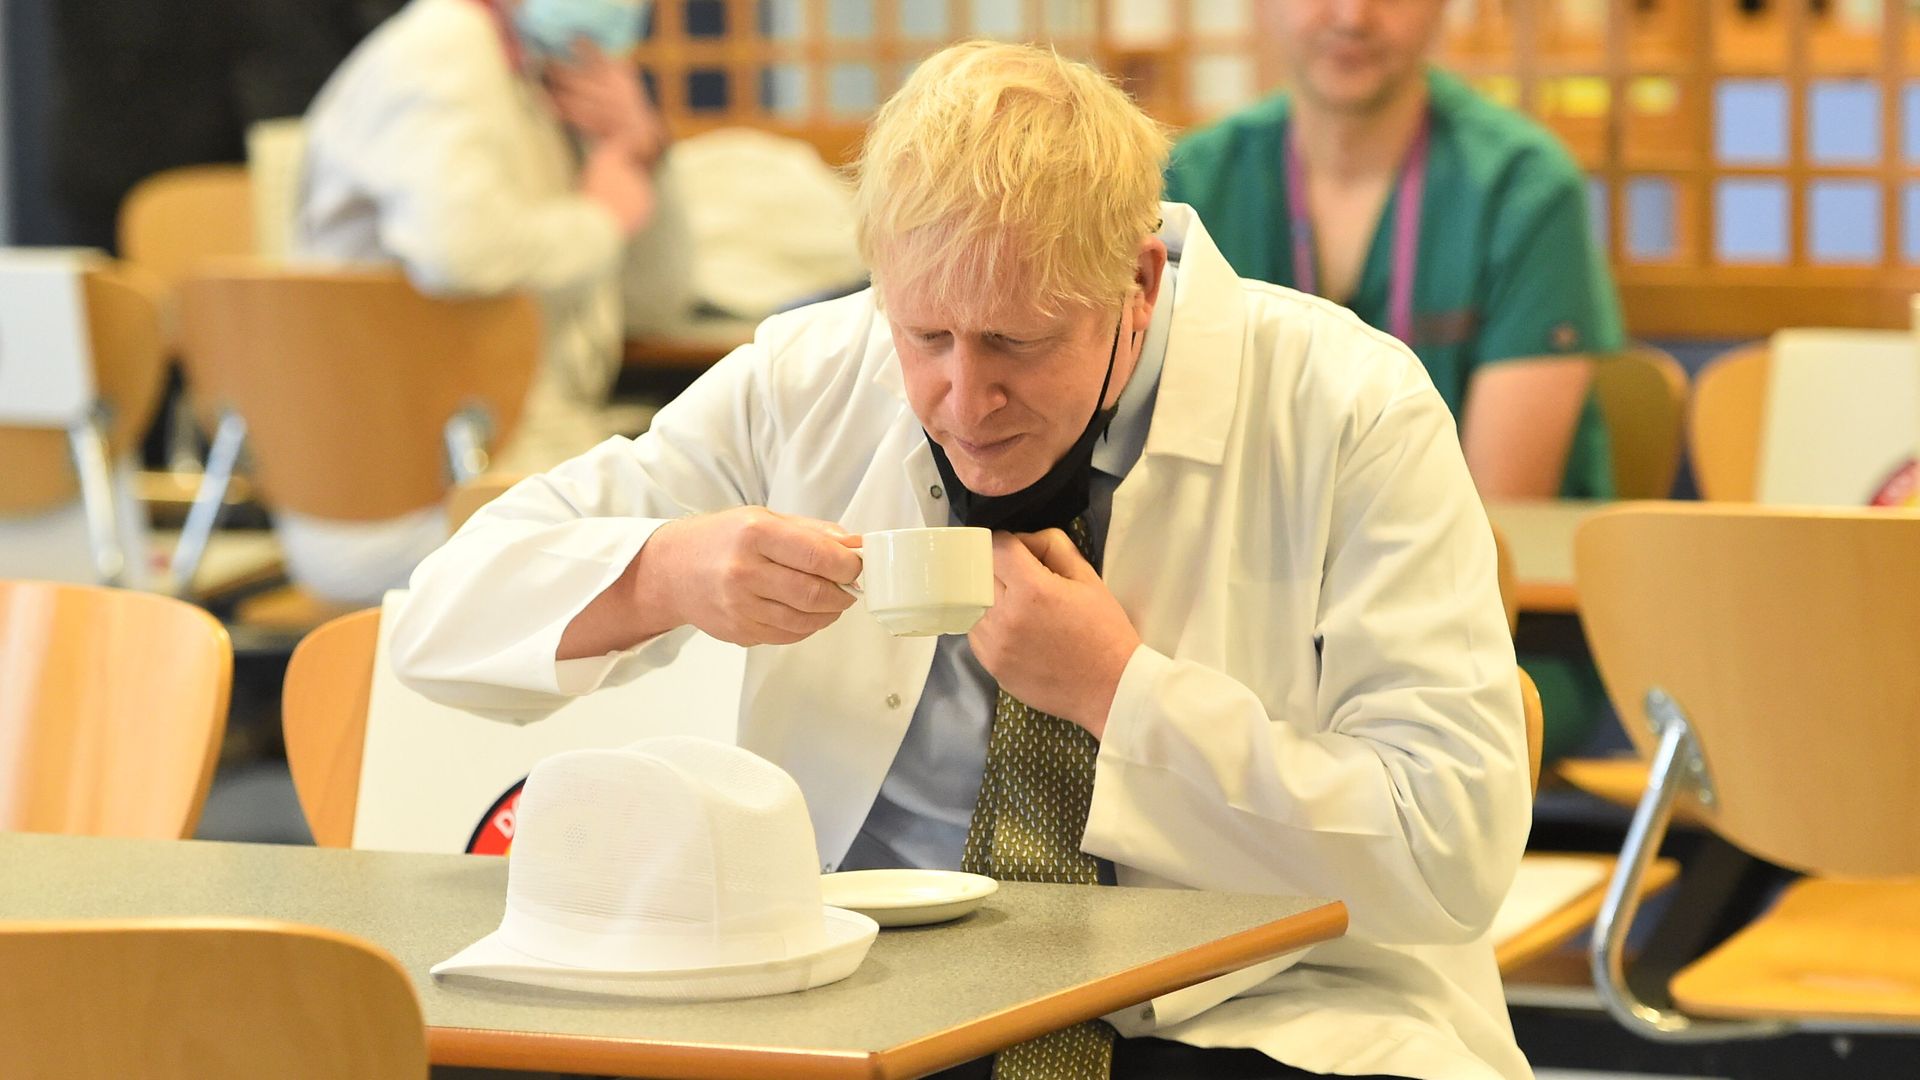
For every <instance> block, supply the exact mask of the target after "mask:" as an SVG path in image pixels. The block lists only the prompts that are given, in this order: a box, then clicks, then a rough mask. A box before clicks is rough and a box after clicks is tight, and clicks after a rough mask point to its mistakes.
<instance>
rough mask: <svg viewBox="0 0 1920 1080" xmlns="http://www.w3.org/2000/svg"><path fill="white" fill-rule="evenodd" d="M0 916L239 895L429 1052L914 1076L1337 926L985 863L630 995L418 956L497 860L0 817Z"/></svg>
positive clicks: (658, 1070)
mask: <svg viewBox="0 0 1920 1080" xmlns="http://www.w3.org/2000/svg"><path fill="white" fill-rule="evenodd" d="M0 866H4V867H5V868H6V870H5V873H4V874H0V919H29V918H62V919H65V918H85V917H106V916H113V917H129V916H155V915H249V916H263V917H269V918H276V919H285V920H289V921H293V922H302V923H310V924H314V925H318V926H325V927H332V928H334V929H338V930H342V931H345V932H347V933H350V934H355V935H358V936H360V937H363V938H366V939H368V940H370V941H373V942H375V943H377V944H379V945H381V946H383V947H384V948H386V949H387V950H388V951H390V952H392V953H393V954H394V956H396V957H397V958H398V959H399V961H400V963H401V965H402V966H404V967H405V968H406V969H407V971H408V973H409V974H411V975H412V976H413V980H414V987H415V989H416V990H418V991H419V994H420V1004H421V1010H422V1012H423V1013H424V1014H425V1016H426V1022H427V1027H428V1032H427V1035H428V1045H429V1048H430V1050H431V1052H432V1056H433V1060H434V1061H435V1062H437V1063H440V1064H445V1065H479V1066H494V1067H501V1068H520V1069H553V1070H560V1071H567V1072H592V1073H618V1074H623V1075H642V1076H657V1077H796V1078H797V1077H807V1078H833V1077H848V1078H852V1077H860V1078H865V1080H892V1078H896V1077H912V1076H921V1075H924V1074H926V1073H929V1072H933V1071H937V1070H939V1069H942V1068H945V1067H947V1066H949V1065H953V1064H957V1063H959V1062H962V1061H967V1060H970V1059H972V1058H975V1057H978V1056H980V1055H982V1054H985V1053H990V1052H992V1051H993V1050H996V1049H999V1048H1001V1047H1003V1046H1007V1045H1011V1044H1012V1043H1016V1042H1020V1041H1022V1040H1024V1039H1027V1038H1030V1037H1032V1036H1034V1035H1037V1034H1041V1033H1043V1032H1046V1031H1051V1030H1054V1029H1057V1028H1060V1027H1064V1026H1067V1025H1069V1024H1073V1023H1077V1022H1079V1021H1081V1020H1086V1019H1091V1018H1093V1017H1096V1016H1102V1015H1105V1014H1106V1013H1109V1012H1112V1011H1114V1010H1116V1009H1121V1008H1125V1007H1127V1006H1129V1005H1134V1004H1138V1003H1140V1002H1143V1001H1146V1000H1148V999H1149V998H1152V997H1156V996H1158V995H1160V994H1164V993H1168V992H1171V991H1173V990H1176V989H1178V988H1180V987H1183V986H1188V985H1191V984H1193V983H1196V982H1199V981H1202V980H1204V979H1207V978H1210V977H1212V976H1214V975H1218V974H1222V973H1225V972H1228V971H1232V970H1235V969H1238V968H1241V967H1245V966H1247V965H1249V964H1253V963H1257V962H1259V961H1262V960H1266V959H1269V958H1271V957H1275V956H1279V955H1282V954H1284V953H1288V952H1291V951H1293V950H1295V949H1299V948H1302V947H1304V946H1306V945H1310V944H1313V943H1315V942H1319V941H1325V940H1327V939H1329V938H1334V937H1338V936H1339V935H1340V934H1342V933H1344V932H1345V929H1346V919H1347V916H1346V909H1345V907H1344V906H1343V905H1341V904H1339V903H1335V902H1328V901H1321V900H1310V899H1303V898H1295V897H1281V896H1252V895H1237V894H1228V893H1204V892H1187V891H1181V890H1169V889H1123V888H1086V887H1075V886H1055V885H1020V884H1007V885H1003V886H1002V887H1001V890H1000V892H998V893H996V894H995V895H994V896H993V897H992V898H991V899H990V900H989V901H988V902H987V904H986V905H985V906H983V907H982V908H981V909H980V910H978V911H976V912H974V913H973V914H972V915H969V916H967V917H965V918H963V919H960V920H958V921H956V922H953V923H948V924H945V925H942V926H932V927H922V928H917V929H903V930H883V931H881V933H880V940H879V941H877V942H875V944H874V946H873V950H872V952H870V953H869V954H868V956H867V960H866V962H865V963H864V964H862V965H861V967H860V970H859V971H857V972H855V973H854V974H853V975H852V976H851V977H850V978H848V979H846V980H845V981H843V982H839V983H835V984H833V985H831V986H824V987H821V988H819V989H816V990H809V991H806V992H803V993H799V994H787V995H782V996H778V997H768V998H756V999H751V1000H746V1001H732V1002H715V1003H702V1004H673V1005H662V1004H647V1003H634V1002H630V1001H621V1000H615V999H611V998H604V999H603V998H596V997H588V996H584V995H582V996H574V995H561V994H557V993H553V992H545V991H531V990H519V989H515V988H510V987H502V986H499V985H497V984H490V983H484V982H478V981H459V982H441V981H436V980H434V979H433V978H432V977H430V976H429V975H428V974H427V969H428V968H429V967H431V966H432V965H433V964H435V963H437V962H439V961H440V960H443V959H445V958H446V957H448V956H451V955H452V954H453V953H454V952H456V951H458V950H459V949H461V948H462V947H464V946H466V945H467V944H468V943H469V942H471V941H473V940H474V939H476V938H478V937H479V936H480V935H482V934H484V933H487V932H489V931H491V930H492V929H493V928H494V927H495V926H496V925H498V923H499V920H500V915H501V911H502V909H503V907H504V906H505V900H506V862H505V860H503V859H498V858H490V857H486V856H470V855H401V854H391V853H383V852H366V851H343V850H334V849H323V848H306V847H275V846H270V845H261V844H226V843H202V842H195V841H143V840H105V839H93V838H83V837H65V836H36V835H28V834H20V833H13V834H0Z"/></svg>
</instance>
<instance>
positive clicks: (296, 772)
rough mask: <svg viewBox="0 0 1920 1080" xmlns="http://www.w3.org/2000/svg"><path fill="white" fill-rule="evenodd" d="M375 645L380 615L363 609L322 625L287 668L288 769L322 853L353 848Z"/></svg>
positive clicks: (283, 699)
mask: <svg viewBox="0 0 1920 1080" xmlns="http://www.w3.org/2000/svg"><path fill="white" fill-rule="evenodd" d="M379 639H380V609H379V608H368V609H367V610H365V611H356V612H354V613H353V614H351V615H342V616H340V617H339V618H337V619H333V620H331V621H329V622H326V623H323V624H322V625H321V626H320V627H318V628H317V629H315V630H314V631H313V632H312V633H310V634H308V635H307V636H306V637H305V638H303V639H301V641H300V644H299V646H298V647H296V648H295V649H294V650H293V657H292V659H290V660H288V661H287V680H286V686H285V689H284V690H283V692H282V694H281V704H280V716H281V725H282V727H283V729H284V730H285V732H286V741H287V768H288V769H289V771H291V772H292V773H293V789H294V793H295V794H297V795H298V796H299V798H300V809H301V811H302V812H304V813H305V814H306V815H307V828H308V829H309V830H310V831H311V832H312V833H313V842H314V843H316V844H318V845H320V846H321V847H342V848H343V847H352V846H353V822H354V815H355V813H356V812H357V810H358V807H359V799H360V760H361V753H362V751H363V750H365V748H366V742H367V705H368V701H369V699H370V698H371V695H372V690H373V659H374V652H375V649H376V648H377V646H378V644H379Z"/></svg>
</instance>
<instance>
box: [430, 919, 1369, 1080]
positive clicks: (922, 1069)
mask: <svg viewBox="0 0 1920 1080" xmlns="http://www.w3.org/2000/svg"><path fill="white" fill-rule="evenodd" d="M1346 932H1347V906H1346V905H1345V904H1343V903H1341V902H1339V901H1337V900H1336V901H1330V902H1328V903H1325V904H1322V905H1320V906H1319V907H1316V908H1312V909H1310V910H1307V911H1303V912H1301V913H1299V914H1297V915H1290V916H1288V917H1287V918H1284V919H1277V920H1275V921H1273V922H1270V923H1266V924H1264V925H1261V926H1256V927H1254V928H1253V929H1251V930H1244V931H1242V932H1240V933H1238V934H1234V935H1231V936H1229V937H1224V938H1221V939H1220V940H1218V941H1213V942H1209V943H1207V944H1205V945H1199V946H1196V947H1194V948H1191V949H1188V950H1186V951H1184V952H1178V953H1175V954H1173V955H1172V956H1168V957H1164V958H1162V959H1160V960H1156V961H1153V962H1152V963H1147V964H1141V965H1140V966H1138V967H1135V968H1130V969H1128V970H1127V971H1123V972H1119V973H1118V974H1115V975H1113V976H1110V977H1108V978H1105V979H1100V980H1098V981H1096V982H1092V983H1088V984H1086V985H1084V986H1078V987H1074V988H1073V989H1071V990H1067V991H1064V992H1062V993H1060V994H1056V995H1054V996H1053V997H1051V998H1049V999H1047V1000H1046V1001H1045V1002H1043V1003H1042V1004H1040V1005H1038V1006H1034V1007H1031V1008H1023V1007H1016V1008H1012V1009H1008V1010H1005V1011H1003V1012H1001V1013H998V1014H995V1015H993V1016H987V1017H983V1018H981V1019H980V1020H977V1021H975V1022H973V1023H970V1024H966V1025H963V1026H961V1027H956V1028H952V1029H950V1030H947V1031H943V1032H940V1033H938V1034H936V1035H931V1036H928V1037H926V1038H924V1039H919V1040H916V1041H914V1042H910V1043H904V1044H902V1045H900V1046H897V1047H894V1048H892V1049H889V1050H883V1051H880V1052H878V1053H872V1052H868V1053H857V1052H849V1051H843V1050H780V1049H773V1048H767V1047H753V1046H724V1045H718V1044H707V1043H669V1042H647V1041H642V1040H635V1039H609V1038H603V1037H599V1036H593V1035H564V1034H548V1033H538V1032H524V1031H494V1030H488V1029H481V1028H454V1027H429V1028H427V1056H428V1059H429V1060H431V1061H432V1062H433V1063H434V1064H435V1065H463V1066H469V1067H476V1068H496V1069H536V1070H547V1071H554V1070H558V1071H563V1072H584V1073H604V1074H618V1075H644V1076H653V1077H662V1078H671V1080H736V1078H738V1077H741V1076H754V1077H765V1078H768V1080H900V1078H904V1077H909V1076H919V1075H923V1074H924V1073H927V1072H932V1071H934V1070H936V1069H939V1068H945V1067H946V1066H948V1065H954V1064H958V1063H960V1062H962V1061H969V1060H972V1059H973V1058H976V1057H979V1056H981V1055H982V1054H987V1053H991V1052H992V1051H993V1050H995V1049H997V1048H998V1047H1001V1046H1007V1045H1011V1044H1013V1043H1016V1042H1021V1041H1024V1040H1026V1039H1029V1038H1032V1037H1033V1036H1035V1035H1040V1034H1044V1033H1046V1032H1048V1031H1052V1030H1054V1029H1056V1028H1061V1027H1066V1026H1068V1025H1071V1024H1077V1023H1079V1022H1080V1021H1082V1020H1092V1019H1094V1018H1096V1017H1100V1016H1105V1015H1106V1014H1108V1013H1110V1012H1113V1011H1114V1010H1115V1009H1122V1008H1125V1007H1127V1006H1128V1005H1132V1004H1137V1003H1138V1002H1140V1001H1142V1000H1145V999H1147V998H1150V997H1154V996H1158V995H1159V994H1166V993H1171V992H1173V991H1174V990H1177V989H1182V988H1185V987H1188V986H1192V985H1193V984H1195V983H1199V982H1205V981H1206V980H1208V979H1211V978H1214V977H1215V976H1218V975H1224V974H1227V973H1228V972H1231V971H1237V970H1239V969H1241V968H1244V967H1251V966H1252V965H1254V964H1258V963H1261V962H1263V961H1266V960H1271V959H1273V958H1274V957H1277V956H1283V955H1285V954H1287V953H1290V952H1294V951H1296V950H1299V949H1303V948H1306V947H1307V946H1309V945H1316V944H1319V943H1320V942H1322V941H1330V940H1332V939H1334V938H1337V937H1339V936H1341V935H1342V934H1344V933H1346ZM1169 976H1171V981H1168V977H1169ZM1143 984H1147V985H1150V986H1152V987H1155V988H1156V989H1153V990H1150V991H1148V990H1146V988H1145V987H1144V986H1143ZM956 1054H960V1055H963V1056H955V1055H956Z"/></svg>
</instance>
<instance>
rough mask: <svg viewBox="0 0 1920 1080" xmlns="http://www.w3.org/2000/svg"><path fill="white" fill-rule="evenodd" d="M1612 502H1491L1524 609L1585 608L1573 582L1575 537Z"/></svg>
mask: <svg viewBox="0 0 1920 1080" xmlns="http://www.w3.org/2000/svg"><path fill="white" fill-rule="evenodd" d="M1606 505H1607V503H1605V502H1603V501H1599V500H1592V499H1541V500H1537V501H1519V502H1489V503H1487V517H1489V518H1491V519H1492V520H1493V524H1494V526H1495V527H1496V528H1498V529H1499V530H1500V532H1501V534H1502V535H1503V536H1505V537H1506V541H1507V550H1508V551H1510V552H1512V553H1513V576H1514V585H1515V592H1516V593H1517V594H1518V597H1517V598H1518V600H1519V602H1520V610H1521V611H1523V612H1528V611H1530V612H1547V613H1559V614H1572V613H1574V612H1577V611H1579V610H1580V597H1579V594H1578V592H1577V591H1576V590H1575V588H1574V584H1573V533H1574V530H1575V529H1577V528H1578V527H1579V525H1580V522H1582V521H1584V520H1586V518H1587V516H1588V515H1589V514H1591V513H1593V512H1594V511H1595V510H1598V509H1600V508H1601V507H1603V506H1606Z"/></svg>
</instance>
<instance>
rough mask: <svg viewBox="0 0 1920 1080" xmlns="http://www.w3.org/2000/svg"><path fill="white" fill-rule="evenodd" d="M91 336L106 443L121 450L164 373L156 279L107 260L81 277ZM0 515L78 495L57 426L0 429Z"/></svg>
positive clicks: (149, 407) (135, 433)
mask: <svg viewBox="0 0 1920 1080" xmlns="http://www.w3.org/2000/svg"><path fill="white" fill-rule="evenodd" d="M82 282H83V287H84V290H85V300H86V305H87V330H88V332H89V334H90V336H91V337H92V344H93V367H94V386H95V388H96V390H97V392H98V393H99V395H100V400H101V401H102V402H104V403H105V404H106V406H107V408H108V412H109V416H110V428H109V431H108V435H107V441H108V447H109V449H110V450H112V451H113V452H114V453H116V454H119V453H125V452H126V451H127V450H128V449H129V448H130V447H132V446H133V445H135V444H136V443H137V442H138V441H139V439H140V438H141V436H142V435H143V434H144V433H145V432H146V430H147V426H148V425H149V424H151V423H152V422H153V413H154V410H155V409H156V408H158V407H159V403H160V389H161V386H162V385H163V383H164V378H165V374H166V342H165V340H164V337H163V335H162V331H161V322H160V300H159V290H158V286H157V283H155V282H154V281H153V279H152V278H151V277H150V276H149V275H147V274H144V273H142V272H141V271H140V270H138V269H137V268H135V267H129V266H125V265H121V266H109V267H102V268H99V269H95V270H91V271H89V272H88V273H87V274H86V276H85V278H83V279H82ZM0 462H5V463H6V467H5V468H4V469H0V516H7V515H15V514H33V513H38V512H40V511H43V510H48V509H51V508H53V507H56V506H60V505H62V504H65V503H69V502H72V501H73V500H75V499H78V498H79V497H80V486H79V480H78V478H77V476H76V475H75V473H74V467H73V453H72V451H71V449H70V448H69V446H68V443H67V436H66V434H65V433H64V432H59V431H54V430H51V429H47V428H0Z"/></svg>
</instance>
